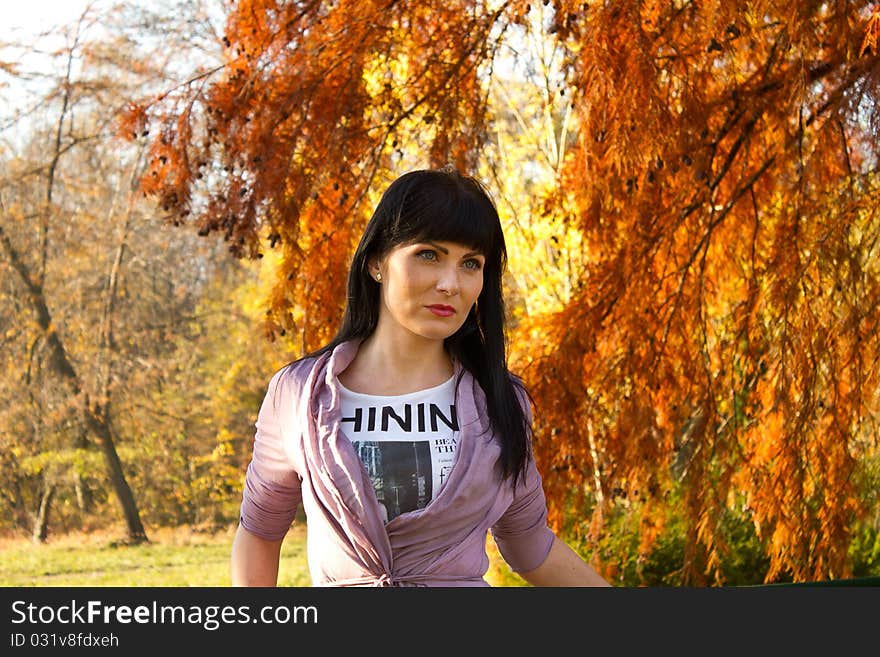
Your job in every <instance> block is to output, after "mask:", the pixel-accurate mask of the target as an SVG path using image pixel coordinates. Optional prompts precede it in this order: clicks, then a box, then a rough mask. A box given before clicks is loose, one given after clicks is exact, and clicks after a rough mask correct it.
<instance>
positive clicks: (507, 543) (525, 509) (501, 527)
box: [491, 384, 555, 573]
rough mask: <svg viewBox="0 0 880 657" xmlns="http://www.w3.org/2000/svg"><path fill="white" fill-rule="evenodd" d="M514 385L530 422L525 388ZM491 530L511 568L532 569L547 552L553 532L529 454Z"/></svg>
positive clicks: (542, 490)
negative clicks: (526, 462) (511, 498)
mask: <svg viewBox="0 0 880 657" xmlns="http://www.w3.org/2000/svg"><path fill="white" fill-rule="evenodd" d="M520 385H522V384H520ZM514 388H515V389H516V391H517V394H518V395H519V398H520V402H521V404H522V406H523V410H524V411H525V413H526V418H527V419H528V422H529V426H531V423H532V411H531V406H530V405H529V400H528V397H527V396H526V394H525V389H524V388H521V387H519V386H517V385H515V386H514ZM491 531H492V537H493V538H494V539H495V543H496V544H497V545H498V551H499V552H500V553H501V556H502V557H504V560H505V561H506V562H507V563H508V565H509V566H510V567H511V568H512V569H513V570H514V572H518V573H525V572H528V571H530V570H534V569H535V568H537V567H538V566H540V565H541V564H542V563H544V560H545V559H546V558H547V555H548V554H550V548H551V547H552V545H553V541H554V539H555V535H554V534H553V531H552V530H551V529H550V527H549V526H548V525H547V499H546V497H545V496H544V488H543V486H542V483H541V475H540V473H539V472H538V468H537V467H536V465H535V459H534V458H532V457H531V456H529V461H528V464H527V465H526V469H525V473H524V476H523V477H522V478H521V479H520V480H519V481H517V484H516V488H515V489H514V494H513V501H512V502H511V504H510V506H509V507H508V508H507V511H505V513H504V515H502V516H501V518H500V519H499V520H498V522H497V523H495V525H493V526H492V528H491Z"/></svg>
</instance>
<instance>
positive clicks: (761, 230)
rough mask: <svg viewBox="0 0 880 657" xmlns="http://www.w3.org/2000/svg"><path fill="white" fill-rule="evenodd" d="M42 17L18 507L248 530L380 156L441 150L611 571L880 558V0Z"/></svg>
mask: <svg viewBox="0 0 880 657" xmlns="http://www.w3.org/2000/svg"><path fill="white" fill-rule="evenodd" d="M51 27H52V29H49V30H47V31H46V33H45V34H42V35H39V36H38V37H34V38H32V39H28V38H25V37H24V36H21V37H17V38H16V40H15V41H14V42H6V43H3V44H2V46H3V47H2V50H0V84H2V85H3V87H2V91H3V95H4V98H5V99H6V106H5V107H3V108H2V116H0V121H2V124H0V345H2V349H0V532H2V533H3V534H4V535H5V536H8V537H15V536H27V537H30V538H32V540H34V541H36V542H38V543H40V542H47V541H50V540H51V539H52V538H53V537H60V536H63V535H66V534H69V533H71V532H74V533H75V532H85V533H99V532H103V531H107V530H110V531H116V532H117V533H118V534H119V538H120V542H121V543H122V544H129V545H132V546H133V547H134V546H136V545H138V544H141V543H144V542H145V541H149V539H150V535H151V533H156V532H158V531H159V530H160V529H164V528H173V527H190V528H198V529H200V530H204V531H223V530H226V531H228V529H229V528H230V527H233V526H234V525H235V523H236V522H237V512H238V505H239V502H240V497H241V488H242V482H243V473H244V470H245V468H246V466H247V461H248V459H249V455H250V450H251V447H252V440H253V431H254V427H253V423H254V420H255V417H256V412H257V410H258V408H259V405H260V402H261V401H262V397H263V394H264V392H265V387H266V384H267V382H268V379H269V377H270V376H271V374H272V373H273V372H274V371H275V370H276V369H277V368H278V367H280V366H282V365H283V364H284V363H286V362H288V361H289V360H291V359H293V358H294V357H296V356H298V355H300V354H302V353H304V352H305V351H308V350H311V349H314V348H316V347H317V346H319V345H320V344H322V343H323V342H325V341H326V340H328V339H329V338H330V337H331V336H332V335H333V333H334V332H335V330H336V328H337V326H338V323H339V320H340V318H341V315H342V310H343V302H344V299H345V277H346V272H347V267H348V263H349V261H350V257H351V255H352V253H353V251H354V248H355V247H356V244H357V239H358V237H359V235H360V232H361V230H362V228H363V226H364V225H365V223H366V221H367V219H368V218H369V214H370V211H371V209H372V208H373V207H374V206H375V203H376V201H377V200H378V195H379V194H380V193H381V191H382V190H383V189H384V187H385V186H386V185H387V184H388V183H389V182H390V181H391V180H392V179H393V178H395V177H397V176H398V175H400V174H401V173H403V172H405V171H408V170H411V169H415V168H422V167H427V166H442V165H445V164H449V163H451V164H454V165H456V166H457V167H459V168H460V169H461V170H464V171H466V172H468V173H472V174H474V175H476V176H477V177H478V178H480V179H481V180H483V181H484V182H485V183H486V185H487V187H488V188H489V190H490V192H491V194H492V196H493V198H494V199H495V201H496V203H497V205H498V208H499V212H500V214H501V217H502V221H503V223H504V228H505V236H506V240H507V247H508V256H509V269H508V272H507V274H506V277H505V291H506V294H507V299H508V315H509V336H508V342H509V356H510V368H511V369H512V370H513V371H515V372H517V373H519V374H520V375H521V376H523V378H524V379H525V381H526V383H527V385H528V386H529V389H530V392H531V394H532V396H533V398H534V404H535V405H534V414H535V427H534V428H535V441H534V448H535V455H536V459H537V462H538V466H539V469H540V470H541V472H542V474H543V476H544V483H545V489H546V492H547V495H548V501H549V504H550V520H551V523H552V525H553V526H554V528H555V529H557V530H558V531H559V532H561V533H562V534H563V535H564V536H565V537H566V538H567V539H569V540H570V542H571V543H572V544H573V545H574V546H576V547H577V549H578V550H579V551H580V552H581V553H582V554H583V555H584V556H585V557H586V558H588V559H589V560H590V561H591V562H592V563H594V564H595V565H596V567H597V568H598V569H599V570H600V572H602V573H603V574H604V575H605V576H606V577H607V578H608V579H609V580H610V581H612V582H613V583H615V584H619V585H742V584H758V583H771V582H807V581H816V580H827V579H838V578H852V577H861V576H868V575H875V576H876V575H880V499H878V490H880V486H878V484H880V452H878V446H880V445H878V419H880V416H878V383H880V380H878V373H880V370H878V340H880V338H878V335H880V331H878V313H880V310H878V298H880V285H878V283H880V277H878V275H880V265H878V258H877V256H878V236H880V217H878V207H880V205H878V199H880V195H878V189H880V184H878V183H880V181H878V178H877V169H878V141H877V135H878V126H880V121H878V118H880V111H878V105H877V101H878V82H880V68H878V61H880V60H878V53H877V48H878V43H877V40H878V36H880V8H878V5H877V4H876V3H871V2H846V3H843V2H799V3H792V2H781V1H773V0H768V1H756V2H746V1H742V0H736V1H733V2H720V1H719V2H711V1H706V2H698V1H695V0H691V1H688V0H664V1H660V0H657V1H651V0H645V1H641V2H571V1H569V0H536V1H535V2H532V3H527V2H521V1H518V0H509V1H502V0H495V1H492V2H489V1H483V0H422V1H419V2H414V1H406V0H384V1H382V2H378V1H372V0H359V1H353V0H333V1H327V0H301V1H297V2H287V3H285V2H272V1H269V0H241V1H240V2H236V3H231V2H224V1H221V0H163V1H162V2H149V3H138V2H122V3H118V4H117V3H110V2H104V3H101V2H96V3H92V4H89V5H85V7H84V10H83V13H82V14H81V15H80V16H79V17H78V18H76V19H75V20H73V21H72V22H70V23H65V24H63V25H60V26H57V27H56V26H51ZM34 55H39V61H40V62H42V63H41V64H40V65H39V66H37V65H35V64H34V61H36V60H34ZM46 62H48V64H46ZM10 100H11V101H12V102H9V101H10Z"/></svg>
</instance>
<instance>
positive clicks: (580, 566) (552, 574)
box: [520, 536, 611, 586]
mask: <svg viewBox="0 0 880 657" xmlns="http://www.w3.org/2000/svg"><path fill="white" fill-rule="evenodd" d="M520 575H521V576H522V578H523V579H524V580H526V581H527V582H528V583H529V584H531V585H532V586H611V584H609V583H608V582H606V581H605V580H604V579H603V578H602V577H601V576H600V575H599V573H597V572H596V571H595V570H593V567H592V566H590V564H588V563H587V562H586V561H584V560H583V559H581V557H580V555H579V554H578V553H577V552H575V551H574V550H572V549H571V548H570V547H569V546H568V544H567V543H565V541H563V540H561V539H560V538H559V537H558V536H556V537H555V538H554V541H553V545H551V546H550V553H549V554H548V555H547V558H546V559H544V563H542V564H541V565H540V566H538V567H537V568H535V569H534V570H530V571H529V572H527V573H520Z"/></svg>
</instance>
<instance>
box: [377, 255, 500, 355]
mask: <svg viewBox="0 0 880 657" xmlns="http://www.w3.org/2000/svg"><path fill="white" fill-rule="evenodd" d="M485 262H486V258H485V256H483V255H482V254H480V253H477V252H475V251H473V250H472V249H471V248H469V247H466V246H462V245H461V244H456V243H454V242H431V241H429V242H415V243H411V244H401V245H398V246H396V247H394V248H393V249H392V250H391V251H390V252H389V253H388V254H387V255H386V256H385V257H384V258H383V259H382V260H381V261H375V262H373V263H371V265H370V274H371V275H372V276H373V278H374V279H375V278H376V274H377V273H378V274H381V281H380V289H381V293H380V295H381V306H380V309H379V327H380V328H381V327H383V326H388V325H391V326H395V328H403V329H405V330H407V331H409V332H411V333H413V334H415V335H419V336H422V337H424V338H429V339H433V340H443V339H445V338H448V337H449V336H451V335H452V334H453V333H455V332H456V331H457V330H458V329H459V328H460V327H461V325H462V324H464V322H465V320H466V319H467V316H468V313H469V312H470V310H471V307H473V305H474V303H475V302H476V300H477V298H478V297H479V296H480V292H481V291H482V289H483V267H484V265H485ZM389 320H390V321H389Z"/></svg>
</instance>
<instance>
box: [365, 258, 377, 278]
mask: <svg viewBox="0 0 880 657" xmlns="http://www.w3.org/2000/svg"><path fill="white" fill-rule="evenodd" d="M367 272H369V274H370V276H371V277H372V278H373V279H375V278H376V277H377V276H378V275H379V272H380V269H379V258H377V257H375V256H373V257H372V258H370V259H369V260H368V261H367Z"/></svg>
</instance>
